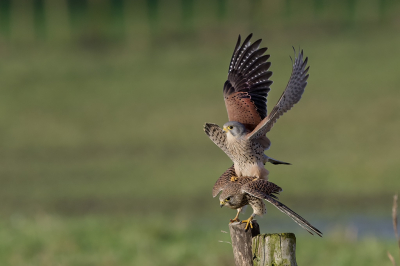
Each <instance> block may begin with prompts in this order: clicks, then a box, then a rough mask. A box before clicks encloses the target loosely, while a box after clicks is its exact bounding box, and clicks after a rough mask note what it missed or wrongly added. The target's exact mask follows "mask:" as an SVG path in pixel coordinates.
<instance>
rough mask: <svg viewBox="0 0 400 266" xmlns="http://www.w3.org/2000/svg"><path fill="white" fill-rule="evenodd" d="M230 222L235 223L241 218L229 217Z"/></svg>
mask: <svg viewBox="0 0 400 266" xmlns="http://www.w3.org/2000/svg"><path fill="white" fill-rule="evenodd" d="M229 221H230V222H229V223H230V224H231V223H234V222H240V220H239V218H237V217H235V218H233V219H229Z"/></svg>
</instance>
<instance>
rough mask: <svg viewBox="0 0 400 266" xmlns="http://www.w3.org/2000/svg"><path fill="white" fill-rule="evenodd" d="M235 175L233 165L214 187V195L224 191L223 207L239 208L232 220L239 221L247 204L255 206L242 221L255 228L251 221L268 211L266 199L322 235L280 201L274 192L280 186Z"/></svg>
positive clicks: (221, 198)
mask: <svg viewBox="0 0 400 266" xmlns="http://www.w3.org/2000/svg"><path fill="white" fill-rule="evenodd" d="M234 175H235V169H234V167H233V166H232V167H230V168H229V169H228V170H226V171H225V173H223V174H222V176H221V177H220V178H219V179H218V180H217V182H216V183H215V185H214V188H213V197H216V196H217V195H218V193H219V192H221V191H222V193H221V195H220V196H219V200H220V205H221V207H223V206H226V207H228V208H231V209H236V210H237V214H236V217H235V218H234V219H232V220H231V222H235V221H239V219H238V218H239V213H240V212H241V211H242V210H243V208H244V207H245V206H247V205H250V206H251V207H252V208H253V214H252V215H251V216H250V217H249V218H248V219H247V220H243V221H242V223H247V224H246V228H245V229H247V228H248V227H249V225H250V227H251V228H253V225H252V222H251V221H252V220H253V219H254V216H256V215H263V214H265V213H266V211H267V210H266V208H265V204H264V201H263V200H266V201H268V202H269V203H271V204H272V205H274V206H275V207H277V208H278V209H279V210H280V211H281V212H283V213H285V214H286V215H288V216H289V217H290V218H292V219H293V220H294V221H295V222H296V223H297V224H298V225H300V226H301V227H303V228H304V229H306V230H307V231H308V232H309V233H310V234H313V233H316V234H317V235H319V236H322V233H321V232H320V231H319V230H318V229H317V228H315V227H314V226H312V225H311V224H310V223H309V222H307V221H306V220H305V219H304V218H303V217H301V216H300V215H298V214H297V213H295V212H294V211H292V210H291V209H289V208H288V207H287V206H286V205H284V204H283V203H281V202H279V201H278V198H277V197H276V196H275V195H273V194H279V192H281V191H282V189H281V188H280V187H279V186H277V185H275V184H274V183H272V182H269V181H266V180H263V179H256V180H254V178H253V177H241V178H239V179H238V180H237V181H231V178H232V176H234Z"/></svg>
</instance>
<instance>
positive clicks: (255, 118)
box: [204, 34, 309, 180]
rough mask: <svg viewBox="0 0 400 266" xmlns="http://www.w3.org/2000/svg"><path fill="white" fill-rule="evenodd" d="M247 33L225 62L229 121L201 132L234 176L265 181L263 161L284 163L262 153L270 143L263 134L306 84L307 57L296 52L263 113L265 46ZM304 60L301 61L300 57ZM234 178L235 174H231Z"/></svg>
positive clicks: (267, 85)
mask: <svg viewBox="0 0 400 266" xmlns="http://www.w3.org/2000/svg"><path fill="white" fill-rule="evenodd" d="M251 37H252V34H250V35H249V36H248V37H247V38H246V39H245V40H244V42H243V44H242V45H240V43H241V40H240V35H239V38H238V41H237V43H236V47H235V50H234V52H233V55H232V59H231V62H230V65H229V71H228V80H227V81H226V82H225V85H224V89H223V93H224V99H225V106H226V110H227V112H228V118H229V122H227V123H226V124H224V126H223V128H220V127H219V126H218V125H216V124H210V123H206V124H205V126H204V131H205V132H206V134H207V135H208V136H209V138H210V139H211V140H212V141H213V142H214V143H215V144H216V145H217V146H218V147H220V148H221V149H222V150H223V151H224V152H225V153H226V154H227V155H228V156H229V158H231V160H232V161H233V163H234V168H235V172H236V175H237V177H242V176H250V177H254V178H261V179H264V180H268V173H269V172H268V170H266V169H265V168H264V164H265V163H266V162H268V161H269V162H271V163H273V164H280V163H283V164H288V163H284V162H280V161H277V160H274V159H272V158H270V157H268V156H266V155H265V154H264V151H265V150H267V149H269V147H270V145H271V142H270V140H269V139H268V138H267V137H266V134H267V133H268V132H269V131H270V130H271V128H272V126H273V125H274V123H275V122H276V120H277V119H278V118H279V117H280V116H281V115H283V113H285V112H286V111H288V110H290V109H291V108H292V107H293V105H294V104H296V103H297V102H298V101H299V100H300V98H301V96H302V94H303V92H304V89H305V87H306V85H307V79H308V74H307V72H308V69H309V68H306V65H307V61H308V58H305V59H304V57H303V51H301V52H299V54H297V55H296V52H295V58H294V62H293V69H292V74H291V76H290V79H289V82H288V85H287V86H286V89H285V91H284V92H283V94H282V96H281V97H280V99H279V100H278V103H277V104H276V105H275V106H274V108H273V109H272V111H271V112H270V113H269V114H268V115H267V96H268V92H269V91H270V86H271V84H272V81H271V80H270V77H271V76H272V72H271V71H269V67H270V66H271V63H270V62H268V58H269V55H264V53H265V52H266V51H267V48H259V46H260V43H261V39H260V40H257V41H255V42H254V43H253V44H251V42H250V39H251ZM303 59H304V60H303ZM233 178H236V177H233Z"/></svg>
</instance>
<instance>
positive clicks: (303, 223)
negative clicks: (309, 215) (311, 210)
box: [265, 196, 322, 237]
mask: <svg viewBox="0 0 400 266" xmlns="http://www.w3.org/2000/svg"><path fill="white" fill-rule="evenodd" d="M265 200H266V201H268V202H269V203H271V204H272V205H274V206H275V207H276V208H278V209H279V210H280V211H281V212H283V213H285V214H286V215H288V216H289V217H290V218H292V219H293V221H295V222H296V223H297V224H298V225H300V226H301V227H303V228H304V229H305V230H307V232H309V233H310V234H312V235H313V233H312V232H314V233H315V234H317V235H318V236H320V237H322V233H321V231H319V230H318V229H317V228H315V227H314V226H312V225H311V224H310V223H309V222H308V221H307V220H306V219H304V218H303V217H301V216H300V215H298V214H297V213H295V212H294V211H292V210H291V209H290V208H289V207H287V206H286V205H285V204H283V203H281V202H279V201H277V200H276V199H274V198H272V197H270V196H266V197H265Z"/></svg>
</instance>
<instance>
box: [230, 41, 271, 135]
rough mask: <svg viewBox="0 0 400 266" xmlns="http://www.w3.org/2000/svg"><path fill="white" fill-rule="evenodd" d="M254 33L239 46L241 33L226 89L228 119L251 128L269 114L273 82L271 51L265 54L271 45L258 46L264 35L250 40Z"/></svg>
mask: <svg viewBox="0 0 400 266" xmlns="http://www.w3.org/2000/svg"><path fill="white" fill-rule="evenodd" d="M251 37H252V34H250V35H249V36H248V37H247V38H246V39H245V40H244V42H243V44H242V45H241V46H240V35H239V38H238V41H237V43H236V47H235V50H234V51H233V55H232V59H231V62H230V64H229V71H228V80H227V81H226V82H225V84H224V90H223V91H224V99H225V106H226V110H227V112H228V118H229V121H237V122H239V123H242V124H243V125H244V126H245V127H246V128H247V129H248V130H249V131H252V130H253V129H254V128H255V127H256V126H257V125H258V124H259V123H260V122H261V121H262V120H263V119H264V118H265V117H266V116H267V95H268V92H269V91H270V86H271V84H272V81H271V80H269V78H270V77H271V76H272V72H271V71H269V70H268V69H269V67H270V66H271V63H270V62H267V60H268V58H269V55H263V54H264V53H265V51H267V49H268V48H260V49H259V46H260V43H261V39H260V40H257V41H255V42H254V43H253V44H251V43H250V39H251Z"/></svg>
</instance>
